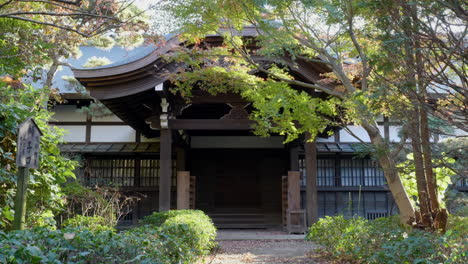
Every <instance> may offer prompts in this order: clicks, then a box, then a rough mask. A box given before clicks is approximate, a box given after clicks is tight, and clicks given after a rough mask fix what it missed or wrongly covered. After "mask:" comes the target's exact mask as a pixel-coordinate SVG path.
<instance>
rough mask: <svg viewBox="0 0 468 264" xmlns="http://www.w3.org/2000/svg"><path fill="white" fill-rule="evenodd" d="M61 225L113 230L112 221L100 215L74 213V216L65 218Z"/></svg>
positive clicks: (92, 229)
mask: <svg viewBox="0 0 468 264" xmlns="http://www.w3.org/2000/svg"><path fill="white" fill-rule="evenodd" d="M62 227H76V228H86V229H89V230H91V231H104V230H109V231H112V232H115V229H114V228H113V226H112V222H109V221H107V220H106V219H104V217H101V216H83V215H76V216H75V217H72V218H68V219H67V220H65V221H64V222H63V224H62Z"/></svg>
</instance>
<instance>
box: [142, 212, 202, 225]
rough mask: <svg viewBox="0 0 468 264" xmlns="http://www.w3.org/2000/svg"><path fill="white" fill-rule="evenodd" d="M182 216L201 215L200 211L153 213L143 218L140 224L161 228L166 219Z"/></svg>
mask: <svg viewBox="0 0 468 264" xmlns="http://www.w3.org/2000/svg"><path fill="white" fill-rule="evenodd" d="M184 214H203V215H204V213H203V212H202V211H200V210H170V211H166V212H154V213H152V214H150V215H148V216H145V217H144V218H143V219H142V220H141V223H142V224H145V225H155V226H161V225H162V224H163V223H164V222H166V220H167V219H169V218H172V217H175V216H178V215H184Z"/></svg>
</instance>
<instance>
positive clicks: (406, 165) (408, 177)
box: [398, 154, 455, 206]
mask: <svg viewBox="0 0 468 264" xmlns="http://www.w3.org/2000/svg"><path fill="white" fill-rule="evenodd" d="M454 162H455V160H454V159H453V158H449V157H443V158H442V160H434V161H433V164H440V163H444V164H452V163H454ZM398 169H399V170H400V175H401V180H402V182H403V185H404V186H405V190H406V192H407V193H408V195H409V196H410V197H411V198H412V200H413V202H414V204H416V205H417V204H418V190H417V184H416V172H415V170H416V169H415V167H414V162H413V154H408V155H407V157H406V161H404V162H402V163H400V164H398ZM454 175H455V173H454V171H453V170H451V169H450V168H448V167H445V166H441V167H436V168H434V176H435V177H436V180H437V196H438V199H439V203H441V204H442V205H443V206H444V205H445V195H446V192H447V189H448V187H449V185H450V184H452V177H453V176H454Z"/></svg>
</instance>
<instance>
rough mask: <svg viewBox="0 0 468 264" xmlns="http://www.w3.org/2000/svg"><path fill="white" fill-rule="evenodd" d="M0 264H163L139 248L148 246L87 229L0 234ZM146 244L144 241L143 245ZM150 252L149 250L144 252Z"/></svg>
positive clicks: (121, 236) (126, 237) (24, 231)
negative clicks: (142, 245) (141, 245)
mask: <svg viewBox="0 0 468 264" xmlns="http://www.w3.org/2000/svg"><path fill="white" fill-rule="evenodd" d="M0 237H1V239H0V263H5V264H16V263H51V264H52V263H54V264H59V263H82V264H87V263H89V264H91V263H109V264H114V263H115V264H117V263H161V262H160V261H159V259H158V258H151V257H154V256H155V255H156V254H151V257H150V256H146V252H145V251H143V248H141V247H140V246H139V244H140V243H141V244H144V243H146V244H149V243H151V242H147V241H148V240H151V237H146V238H145V239H141V237H140V238H139V239H140V240H142V241H139V243H136V242H133V243H129V241H134V240H135V238H134V237H128V236H127V235H126V234H125V233H123V234H116V233H114V232H111V231H91V230H88V229H86V228H80V229H74V228H67V229H63V230H49V229H45V228H36V229H32V230H23V231H14V232H9V233H3V232H0ZM143 240H144V241H143ZM145 249H147V248H145Z"/></svg>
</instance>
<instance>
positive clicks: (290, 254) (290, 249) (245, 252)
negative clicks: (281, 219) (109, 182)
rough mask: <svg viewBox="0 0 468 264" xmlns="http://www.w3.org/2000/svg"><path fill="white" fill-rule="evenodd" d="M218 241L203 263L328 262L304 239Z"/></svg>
mask: <svg viewBox="0 0 468 264" xmlns="http://www.w3.org/2000/svg"><path fill="white" fill-rule="evenodd" d="M218 243H219V244H218V245H219V246H218V248H217V249H215V250H214V252H213V253H212V254H211V255H210V256H208V257H206V258H205V259H204V263H208V264H247V263H255V264H260V263H271V264H280V263H296V264H299V263H300V264H309V263H317V264H322V263H323V264H325V263H328V262H325V261H323V260H319V259H317V258H316V256H315V250H316V249H317V246H316V245H315V244H314V243H312V242H307V241H304V240H242V241H238V240H231V241H219V242H218ZM202 263H203V262H202Z"/></svg>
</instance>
